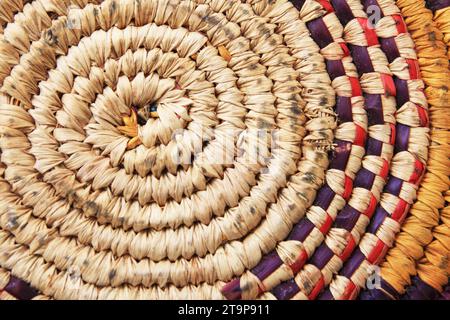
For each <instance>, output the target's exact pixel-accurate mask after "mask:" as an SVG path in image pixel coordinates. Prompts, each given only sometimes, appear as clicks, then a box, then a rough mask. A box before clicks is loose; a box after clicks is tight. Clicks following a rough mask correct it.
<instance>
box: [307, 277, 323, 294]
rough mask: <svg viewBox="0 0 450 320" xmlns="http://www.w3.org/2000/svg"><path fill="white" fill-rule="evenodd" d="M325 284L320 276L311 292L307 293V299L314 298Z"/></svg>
mask: <svg viewBox="0 0 450 320" xmlns="http://www.w3.org/2000/svg"><path fill="white" fill-rule="evenodd" d="M324 286H325V279H324V278H323V276H322V277H321V278H320V280H319V282H318V283H317V284H316V286H315V287H314V289H313V290H312V291H311V293H310V294H309V295H308V299H309V300H315V299H316V298H317V296H318V295H319V293H320V292H321V291H322V289H323V287H324Z"/></svg>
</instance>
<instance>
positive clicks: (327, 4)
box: [316, 0, 334, 13]
mask: <svg viewBox="0 0 450 320" xmlns="http://www.w3.org/2000/svg"><path fill="white" fill-rule="evenodd" d="M316 1H317V2H318V3H320V5H321V6H322V7H323V8H324V9H325V10H327V12H328V13H331V12H334V8H333V6H332V5H331V3H330V2H329V1H328V0H316Z"/></svg>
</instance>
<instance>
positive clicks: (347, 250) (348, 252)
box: [339, 234, 356, 262]
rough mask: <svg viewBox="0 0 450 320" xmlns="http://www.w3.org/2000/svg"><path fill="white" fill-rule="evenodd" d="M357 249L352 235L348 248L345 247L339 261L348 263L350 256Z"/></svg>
mask: <svg viewBox="0 0 450 320" xmlns="http://www.w3.org/2000/svg"><path fill="white" fill-rule="evenodd" d="M355 247H356V242H355V239H354V238H353V236H352V235H351V234H350V237H349V239H348V243H347V246H346V247H345V249H344V251H343V252H342V254H341V255H340V256H339V259H341V260H342V261H343V262H345V261H347V259H348V258H350V255H351V254H352V252H353V250H354V249H355Z"/></svg>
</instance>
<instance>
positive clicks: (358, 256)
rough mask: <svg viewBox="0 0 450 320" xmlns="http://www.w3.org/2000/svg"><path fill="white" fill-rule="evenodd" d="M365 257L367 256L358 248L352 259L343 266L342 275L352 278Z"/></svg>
mask: <svg viewBox="0 0 450 320" xmlns="http://www.w3.org/2000/svg"><path fill="white" fill-rule="evenodd" d="M365 259H366V256H365V255H364V254H363V253H362V252H361V250H360V249H359V248H356V249H355V251H354V252H353V254H352V256H351V257H350V259H349V260H348V261H347V263H345V265H344V267H343V268H342V270H341V275H343V276H344V277H346V278H349V279H350V278H351V276H352V275H353V273H355V271H356V270H357V269H358V268H359V266H360V265H361V263H362V262H363V261H364V260H365Z"/></svg>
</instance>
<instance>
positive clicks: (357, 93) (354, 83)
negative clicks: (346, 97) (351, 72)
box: [348, 77, 362, 97]
mask: <svg viewBox="0 0 450 320" xmlns="http://www.w3.org/2000/svg"><path fill="white" fill-rule="evenodd" d="M348 79H349V80H350V85H351V87H352V97H361V96H362V89H361V84H360V83H359V79H358V78H356V77H348Z"/></svg>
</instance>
